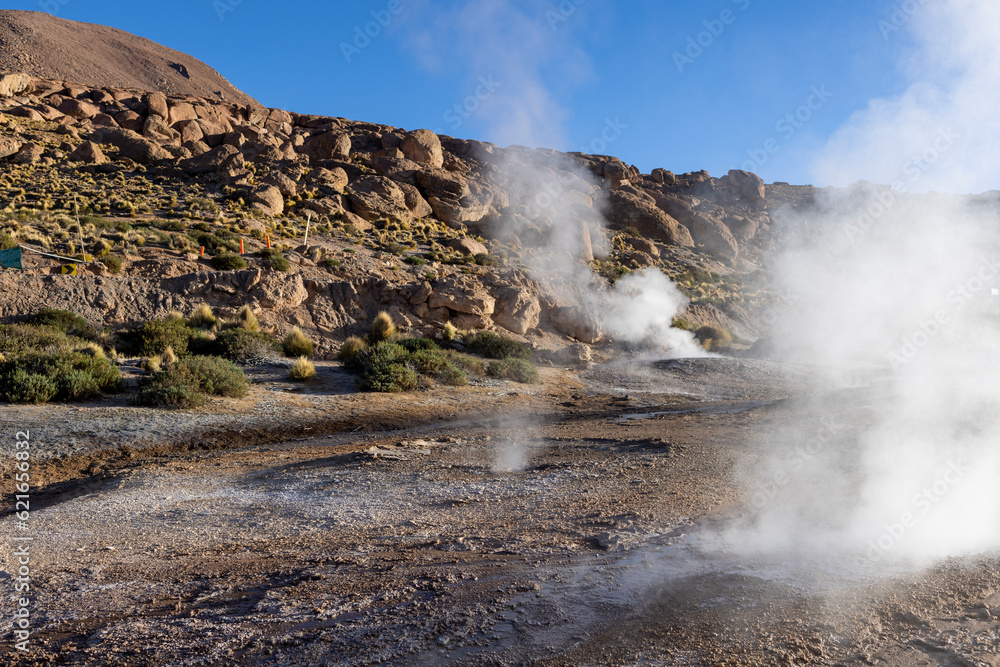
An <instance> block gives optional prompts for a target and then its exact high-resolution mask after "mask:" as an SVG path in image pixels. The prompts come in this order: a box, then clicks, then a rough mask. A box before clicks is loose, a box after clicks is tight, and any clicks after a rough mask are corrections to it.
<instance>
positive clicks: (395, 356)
mask: <svg viewBox="0 0 1000 667" xmlns="http://www.w3.org/2000/svg"><path fill="white" fill-rule="evenodd" d="M409 356H410V354H409V352H407V351H406V349H405V348H403V347H402V346H400V345H397V344H396V343H389V342H381V343H377V344H375V345H372V346H371V347H365V348H364V349H362V350H359V351H358V352H357V353H356V354H355V355H354V356H353V357H352V358H350V359H348V360H345V361H344V367H345V368H346V369H347V370H348V371H350V372H351V373H365V372H367V371H369V370H371V369H372V368H374V367H375V366H380V365H388V364H393V363H406V361H408V360H409Z"/></svg>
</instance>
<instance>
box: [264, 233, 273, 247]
mask: <svg viewBox="0 0 1000 667" xmlns="http://www.w3.org/2000/svg"><path fill="white" fill-rule="evenodd" d="M264 240H265V241H267V247H268V248H270V247H271V237H270V236H265V237H264Z"/></svg>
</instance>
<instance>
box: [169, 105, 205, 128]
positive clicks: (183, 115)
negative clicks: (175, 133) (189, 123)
mask: <svg viewBox="0 0 1000 667" xmlns="http://www.w3.org/2000/svg"><path fill="white" fill-rule="evenodd" d="M184 120H198V112H197V111H195V110H194V105H193V104H189V103H187V102H180V103H178V104H174V105H172V106H171V107H170V111H169V113H168V116H167V123H168V124H170V125H175V124H177V123H179V122H181V121H184Z"/></svg>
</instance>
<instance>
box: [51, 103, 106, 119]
mask: <svg viewBox="0 0 1000 667" xmlns="http://www.w3.org/2000/svg"><path fill="white" fill-rule="evenodd" d="M58 109H59V111H61V112H62V113H64V114H66V115H67V116H72V117H73V118H76V119H78V120H79V119H83V118H93V117H94V116H96V115H97V114H99V113H101V107H99V106H97V105H96V104H91V103H89V102H84V101H82V100H73V99H67V100H63V101H62V103H61V104H60V105H59V106H58Z"/></svg>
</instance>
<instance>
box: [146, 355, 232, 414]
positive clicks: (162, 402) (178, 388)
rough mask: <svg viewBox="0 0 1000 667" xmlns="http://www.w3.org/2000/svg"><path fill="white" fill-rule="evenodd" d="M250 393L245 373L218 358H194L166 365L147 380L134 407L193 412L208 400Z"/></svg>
mask: <svg viewBox="0 0 1000 667" xmlns="http://www.w3.org/2000/svg"><path fill="white" fill-rule="evenodd" d="M249 389H250V383H249V382H248V381H247V379H246V375H245V374H244V373H243V369H241V368H240V367H239V366H237V365H236V364H234V363H233V362H231V361H228V360H226V359H221V358H219V357H205V356H192V357H187V358H185V359H180V360H178V361H176V362H175V363H172V364H164V365H163V366H162V368H161V369H160V370H158V371H154V372H153V373H152V374H151V375H150V377H149V378H148V379H146V380H145V381H144V382H143V383H142V386H141V388H140V391H139V393H138V394H137V395H136V396H135V397H134V398H133V399H132V402H133V403H134V404H135V405H148V406H156V407H168V408H194V407H198V406H201V405H204V404H205V402H206V401H207V398H208V396H228V397H231V398H242V397H243V396H246V394H247V392H248V391H249Z"/></svg>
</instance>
